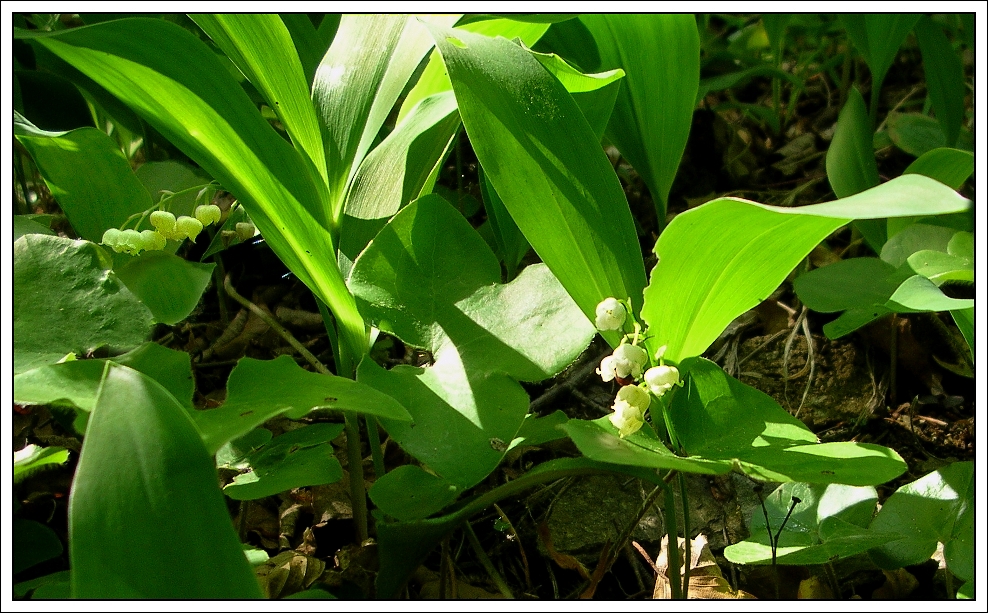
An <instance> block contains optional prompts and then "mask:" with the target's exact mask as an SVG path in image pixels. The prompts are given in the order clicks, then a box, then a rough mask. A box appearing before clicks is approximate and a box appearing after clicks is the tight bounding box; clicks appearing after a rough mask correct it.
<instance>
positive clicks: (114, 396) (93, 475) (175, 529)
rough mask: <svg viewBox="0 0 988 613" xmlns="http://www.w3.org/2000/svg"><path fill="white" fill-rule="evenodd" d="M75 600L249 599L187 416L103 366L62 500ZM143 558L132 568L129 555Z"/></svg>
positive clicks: (252, 590)
mask: <svg viewBox="0 0 988 613" xmlns="http://www.w3.org/2000/svg"><path fill="white" fill-rule="evenodd" d="M69 534H70V540H69V547H70V556H71V564H72V596H73V597H75V598H98V599H103V598H129V599H141V598H227V599H239V598H258V597H260V589H259V588H258V585H257V581H256V580H255V579H254V576H253V573H252V571H251V569H250V565H249V564H248V563H247V559H246V558H245V557H244V554H243V552H242V550H241V546H240V542H239V541H238V540H237V536H236V533H235V532H234V529H233V525H232V524H231V523H230V515H229V512H228V511H227V508H226V504H225V503H224V501H223V497H222V495H221V494H220V491H219V487H218V486H217V483H216V469H215V467H214V466H213V462H212V460H211V459H210V457H209V455H208V454H207V453H206V450H205V448H204V447H203V445H202V441H201V440H200V438H199V433H198V432H197V431H196V428H195V426H194V425H193V424H192V421H191V419H190V418H189V415H188V413H186V411H185V409H183V408H182V407H181V406H180V405H179V404H178V403H177V402H176V401H175V399H174V398H173V397H172V396H171V395H170V394H169V393H168V392H167V391H165V389H164V388H162V387H161V386H160V385H158V384H157V383H156V382H154V381H153V380H151V379H149V378H147V377H145V376H144V375H142V374H140V373H138V372H137V371H134V370H131V369H129V368H127V367H124V366H118V365H114V364H107V367H106V371H105V375H104V379H103V383H102V385H101V388H100V393H99V397H98V399H97V402H96V407H95V408H94V409H93V416H92V419H91V420H90V424H89V429H88V431H87V434H86V438H85V440H84V442H83V446H82V452H81V454H80V457H79V466H78V468H77V470H76V475H75V480H74V482H73V485H72V492H71V494H70V499H69ZM135 551H139V552H145V553H144V555H143V557H142V559H141V563H140V564H139V565H135V564H134V563H133V556H134V555H135V554H134V552H135Z"/></svg>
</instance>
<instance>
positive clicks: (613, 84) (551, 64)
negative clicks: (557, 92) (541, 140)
mask: <svg viewBox="0 0 988 613" xmlns="http://www.w3.org/2000/svg"><path fill="white" fill-rule="evenodd" d="M532 56H533V57H535V59H537V60H538V61H539V62H540V63H541V64H542V65H543V66H544V67H545V69H546V70H548V71H549V72H550V73H551V74H552V75H553V76H554V77H556V79H558V80H559V82H560V83H561V84H562V86H563V87H565V88H566V91H568V92H569V93H570V94H571V95H572V96H573V100H574V101H575V102H576V105H577V106H578V107H580V111H581V112H582V113H583V117H584V119H586V120H587V123H588V124H590V129H591V130H593V133H594V135H596V136H597V140H598V141H599V140H600V139H601V138H603V136H604V129H605V128H606V127H607V122H608V120H610V118H611V112H612V111H613V109H614V103H615V102H616V101H617V96H618V91H619V90H620V88H621V83H620V81H621V78H622V77H623V76H624V71H623V70H621V69H620V68H615V69H614V70H608V71H607V72H601V73H598V74H584V73H582V72H580V71H579V70H577V69H576V68H573V67H572V66H570V65H569V64H568V63H566V61H565V60H564V59H562V58H561V57H559V56H558V55H556V54H554V53H538V52H535V51H533V52H532Z"/></svg>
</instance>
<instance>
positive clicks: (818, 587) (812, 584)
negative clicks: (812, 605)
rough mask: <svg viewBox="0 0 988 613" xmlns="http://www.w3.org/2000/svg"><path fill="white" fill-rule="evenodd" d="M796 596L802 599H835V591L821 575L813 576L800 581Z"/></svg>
mask: <svg viewBox="0 0 988 613" xmlns="http://www.w3.org/2000/svg"><path fill="white" fill-rule="evenodd" d="M796 598H798V599H800V600H833V599H834V591H833V590H832V589H830V585H828V584H827V582H826V581H824V580H823V579H821V578H820V577H817V576H813V577H810V578H809V579H803V580H802V581H800V582H799V591H798V592H797V593H796Z"/></svg>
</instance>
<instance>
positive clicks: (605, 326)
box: [595, 297, 628, 331]
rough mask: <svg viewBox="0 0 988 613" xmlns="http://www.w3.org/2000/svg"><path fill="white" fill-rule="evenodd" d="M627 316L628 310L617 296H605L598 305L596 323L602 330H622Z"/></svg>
mask: <svg viewBox="0 0 988 613" xmlns="http://www.w3.org/2000/svg"><path fill="white" fill-rule="evenodd" d="M627 316H628V310H627V309H625V308H624V305H623V304H621V303H620V302H618V301H617V299H616V298H613V297H612V298H605V299H604V300H602V301H601V303H600V304H598V305H597V319H596V321H595V325H596V326H597V329H598V330H601V331H605V330H620V329H621V327H622V326H623V325H624V320H625V318H626V317H627Z"/></svg>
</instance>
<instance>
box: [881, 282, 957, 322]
mask: <svg viewBox="0 0 988 613" xmlns="http://www.w3.org/2000/svg"><path fill="white" fill-rule="evenodd" d="M888 303H889V305H890V306H892V307H894V310H896V311H897V312H903V313H910V312H922V311H951V310H960V309H969V308H973V307H974V300H969V299H960V298H950V297H949V296H947V295H945V294H944V293H943V292H942V291H941V290H940V288H938V287H937V286H936V285H935V284H934V283H933V282H932V281H930V280H929V279H927V278H926V277H923V276H921V275H913V276H912V277H909V278H908V279H906V280H905V281H903V282H902V285H900V286H899V287H898V288H897V289H896V290H895V293H893V294H892V296H890V297H889V302H888Z"/></svg>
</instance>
